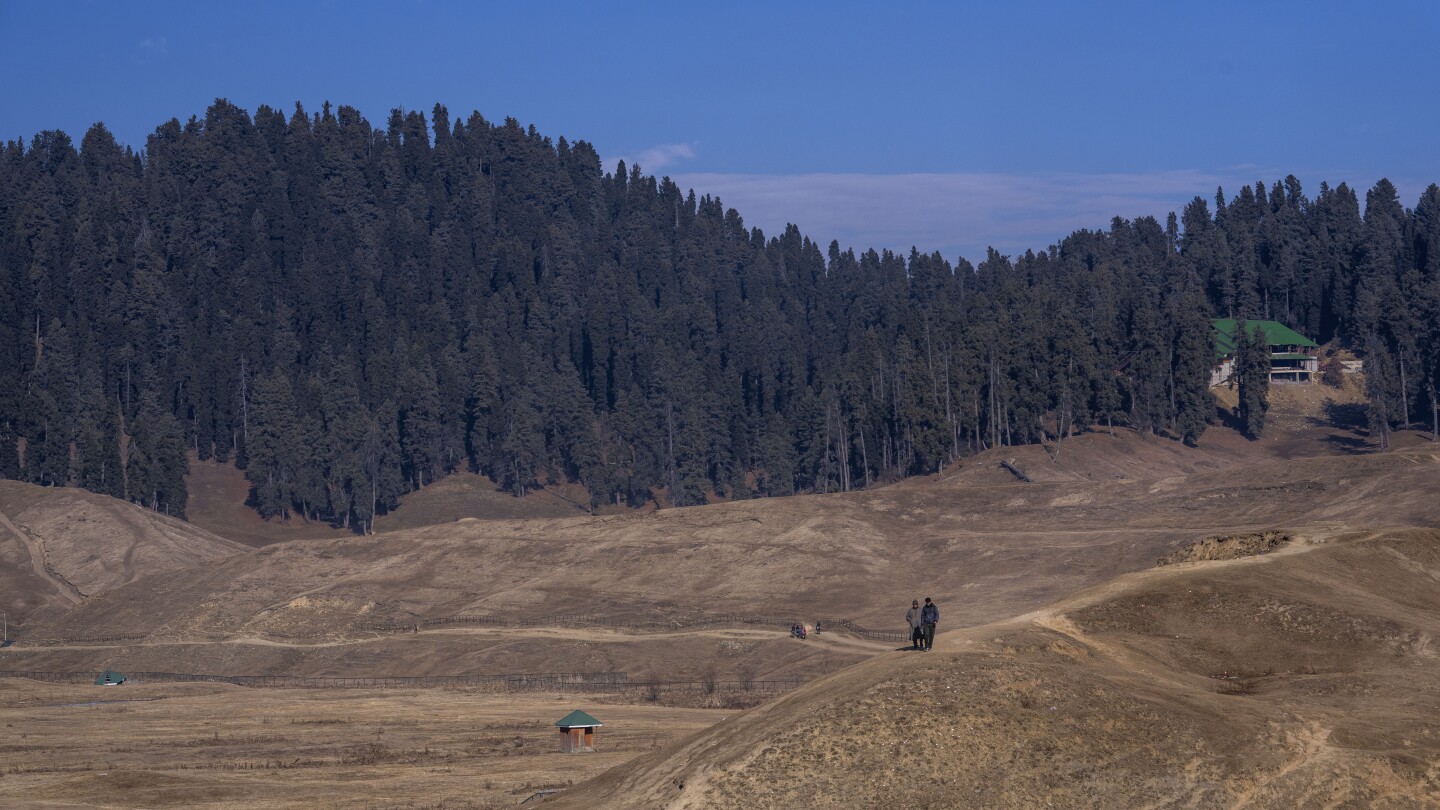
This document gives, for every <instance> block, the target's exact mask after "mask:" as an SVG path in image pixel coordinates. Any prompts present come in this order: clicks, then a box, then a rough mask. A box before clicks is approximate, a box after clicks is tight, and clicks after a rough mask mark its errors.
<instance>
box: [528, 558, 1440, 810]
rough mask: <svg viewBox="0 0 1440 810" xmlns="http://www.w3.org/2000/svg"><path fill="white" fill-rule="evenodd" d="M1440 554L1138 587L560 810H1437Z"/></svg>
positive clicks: (792, 710)
mask: <svg viewBox="0 0 1440 810" xmlns="http://www.w3.org/2000/svg"><path fill="white" fill-rule="evenodd" d="M1437 581H1440V531H1436V530H1434V529H1412V530H1392V531H1380V532H1367V533H1341V534H1329V533H1324V532H1318V533H1315V534H1309V535H1304V536H1301V537H1299V538H1297V540H1296V541H1295V542H1293V543H1292V544H1291V545H1290V546H1288V547H1286V548H1283V549H1281V550H1280V551H1278V552H1276V553H1273V554H1271V555H1267V556H1262V557H1249V558H1244V559H1238V560H1232V561H1222V562H1202V563H1189V564H1182V565H1177V566H1168V567H1165V568H1159V569H1153V570H1148V571H1144V572H1138V573H1134V574H1130V575H1127V576H1123V577H1120V578H1118V579H1116V580H1113V581H1111V582H1108V583H1106V584H1104V585H1102V586H1098V587H1095V588H1091V589H1087V590H1085V591H1082V592H1081V593H1079V594H1076V595H1074V596H1071V597H1069V598H1067V599H1064V600H1062V601H1060V602H1058V603H1057V604H1055V605H1053V606H1050V607H1047V608H1046V609H1043V610H1040V611H1036V612H1033V613H1030V614H1027V615H1024V616H1021V617H1019V618H1017V619H1013V620H1009V621H1005V622H1000V623H996V624H991V625H985V626H980V627H972V628H965V629H961V630H957V631H953V632H950V633H946V634H943V635H942V636H941V638H940V640H939V641H938V642H937V645H936V652H935V653H931V654H910V653H897V654H893V655H889V656H885V657H881V658H878V659H874V660H872V661H869V662H866V663H864V664H861V665H859V666H856V667H852V668H850V669H847V670H845V671H843V672H840V673H838V674H836V675H833V676H831V677H829V678H825V679H822V680H820V681H817V682H815V683H812V684H809V685H807V686H806V687H804V688H802V689H800V690H798V691H796V692H794V693H791V694H789V695H787V696H785V697H783V698H781V699H779V700H777V701H775V702H773V703H771V704H768V705H765V706H762V707H760V708H757V709H755V710H752V711H750V712H748V713H746V714H744V715H742V716H739V717H735V718H731V719H729V720H726V721H725V722H722V723H720V724H718V725H716V726H714V727H712V728H710V729H708V730H706V731H704V732H701V733H700V734H698V735H696V736H695V737H693V738H691V739H689V740H688V741H685V742H683V743H679V744H676V745H672V746H669V747H667V748H666V749H664V750H662V751H658V752H656V753H654V754H652V755H649V756H646V757H643V758H640V759H637V760H634V761H632V762H631V763H628V764H626V765H624V766H621V767H620V768H617V769H615V770H613V771H611V772H608V773H606V774H604V775H602V776H600V777H598V778H596V779H595V780H593V781H592V782H590V783H587V784H584V785H581V786H579V787H577V788H575V789H573V790H571V791H567V792H566V793H565V794H564V795H563V796H562V797H560V798H559V799H558V800H557V801H555V802H553V803H552V804H550V805H548V806H553V807H556V808H557V810H558V808H566V807H626V808H636V807H647V808H650V807H653V808H661V807H663V808H672V809H673V810H681V808H701V807H705V808H727V807H745V808H757V809H759V808H785V807H796V806H801V805H803V806H806V807H815V808H831V807H833V808H840V807H847V808H848V807H917V808H948V807H1005V808H1009V807H1013V808H1021V807H1042V806H1052V807H1141V806H1146V807H1157V806H1174V807H1199V808H1209V807H1321V806H1324V807H1395V808H1399V807H1421V806H1436V804H1437V803H1440V733H1437V729H1436V727H1435V723H1434V718H1435V717H1436V716H1437V712H1440V664H1437V661H1436V656H1435V651H1434V650H1433V649H1432V646H1431V645H1432V639H1433V638H1434V636H1435V634H1436V633H1440V598H1437V596H1436V590H1435V586H1436V583H1437Z"/></svg>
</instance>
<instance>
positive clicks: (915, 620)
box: [905, 599, 924, 650]
mask: <svg viewBox="0 0 1440 810" xmlns="http://www.w3.org/2000/svg"><path fill="white" fill-rule="evenodd" d="M920 614H921V610H920V600H919V599H916V600H914V601H913V602H911V603H910V609H909V610H907V611H905V623H906V624H908V625H910V649H912V650H919V649H922V648H921V646H920V642H921V640H922V639H923V638H924V632H923V631H922V630H921V629H920V626H921V624H922V623H923V620H922V619H921V617H920Z"/></svg>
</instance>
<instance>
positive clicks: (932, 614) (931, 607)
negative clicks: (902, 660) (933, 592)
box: [920, 596, 940, 652]
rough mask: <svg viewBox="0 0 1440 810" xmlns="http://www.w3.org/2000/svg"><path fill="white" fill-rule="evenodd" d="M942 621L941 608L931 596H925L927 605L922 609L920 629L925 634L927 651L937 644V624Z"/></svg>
mask: <svg viewBox="0 0 1440 810" xmlns="http://www.w3.org/2000/svg"><path fill="white" fill-rule="evenodd" d="M939 623H940V608H939V606H937V605H936V604H935V603H934V602H931V601H930V597H928V596H927V597H925V607H923V608H921V609H920V630H921V632H922V633H924V635H925V651H926V652H929V651H930V648H931V647H933V646H935V625H937V624H939Z"/></svg>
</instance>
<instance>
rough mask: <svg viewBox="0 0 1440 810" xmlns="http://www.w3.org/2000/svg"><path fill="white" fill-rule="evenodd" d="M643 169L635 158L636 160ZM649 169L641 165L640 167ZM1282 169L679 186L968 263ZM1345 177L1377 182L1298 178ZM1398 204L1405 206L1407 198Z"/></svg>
mask: <svg viewBox="0 0 1440 810" xmlns="http://www.w3.org/2000/svg"><path fill="white" fill-rule="evenodd" d="M641 165H642V166H644V164H643V163H642V164H641ZM645 169H646V171H647V172H648V171H650V170H651V169H650V167H649V166H645ZM1284 175H1285V173H1284V172H1277V171H1274V170H1265V169H1260V168H1258V167H1253V166H1245V167H1235V168H1230V169H1224V170H1220V171H1197V170H1176V171H1161V172H1146V173H1134V174H1082V173H1076V172H1032V173H999V172H962V173H949V174H893V175H876V174H800V175H757V174H707V173H696V174H683V175H679V176H677V177H675V178H674V179H675V181H676V182H677V183H679V184H680V185H681V186H682V187H686V188H694V189H695V191H696V193H699V194H711V195H716V196H719V197H720V199H721V200H722V201H723V202H724V204H725V205H726V207H729V208H735V209H737V210H738V211H739V212H740V213H741V215H742V216H744V217H745V222H746V224H747V225H750V226H752V227H759V228H761V229H763V230H764V231H765V233H766V234H767V235H774V234H778V233H780V232H781V231H782V230H783V229H784V227H785V225H786V224H788V223H792V222H793V223H795V224H796V225H798V226H799V227H800V230H801V232H802V233H805V234H806V235H808V236H810V237H811V238H812V239H815V240H816V241H818V242H820V243H821V244H822V245H825V244H829V242H830V240H831V239H835V240H838V241H839V242H840V244H841V246H842V247H854V248H856V249H857V250H863V249H866V248H871V247H873V248H876V249H881V248H889V249H891V250H895V251H901V252H907V253H908V252H909V250H910V248H911V247H917V248H919V249H920V250H921V251H923V252H930V251H935V250H939V251H941V252H942V253H944V254H945V255H946V256H947V257H949V258H952V259H953V258H954V257H955V256H956V255H960V256H964V257H965V258H967V259H970V260H971V261H973V262H978V261H979V260H981V259H983V258H984V257H985V249H986V248H987V247H994V248H995V249H997V250H999V251H1000V252H1001V253H1006V254H1010V255H1015V254H1018V253H1023V252H1024V251H1025V250H1027V249H1034V250H1037V251H1039V250H1043V249H1045V248H1046V247H1048V246H1050V245H1052V244H1055V243H1057V242H1058V241H1059V240H1060V239H1062V238H1064V237H1065V236H1068V235H1069V234H1070V233H1072V232H1073V231H1076V230H1078V229H1081V228H1090V229H1105V228H1108V227H1109V225H1110V220H1111V219H1112V218H1114V217H1116V216H1119V217H1124V218H1126V219H1134V218H1136V217H1141V216H1147V215H1148V216H1153V217H1155V218H1156V219H1158V220H1160V221H1161V222H1164V218H1165V216H1166V215H1167V214H1168V213H1170V212H1171V211H1174V212H1176V213H1177V214H1178V213H1179V212H1180V210H1181V209H1183V208H1184V206H1185V205H1186V204H1187V203H1188V202H1189V201H1190V200H1192V199H1193V198H1195V197H1196V196H1200V197H1203V198H1205V199H1206V200H1207V201H1212V206H1213V199H1214V196H1215V189H1216V187H1217V186H1221V187H1224V189H1225V192H1226V197H1227V198H1229V197H1232V196H1233V195H1234V193H1235V192H1236V191H1238V190H1239V189H1240V187H1241V186H1242V185H1250V184H1253V183H1255V182H1256V181H1264V182H1265V183H1266V184H1267V185H1268V184H1273V183H1274V182H1275V181H1276V180H1277V179H1279V178H1281V177H1283V176H1284ZM1321 179H1327V180H1328V181H1329V182H1330V183H1331V184H1332V185H1336V184H1338V183H1339V182H1340V181H1341V180H1347V181H1349V182H1351V184H1352V185H1354V186H1356V187H1357V192H1358V193H1359V194H1360V195H1361V199H1362V201H1363V199H1364V190H1365V189H1366V188H1368V187H1369V186H1370V185H1372V184H1373V183H1374V181H1375V180H1376V179H1378V178H1371V179H1368V180H1366V179H1359V178H1357V179H1359V181H1360V182H1359V183H1357V182H1356V181H1355V180H1353V179H1351V178H1348V177H1344V176H1340V177H1335V176H1333V175H1330V176H1326V175H1315V176H1314V177H1313V179H1307V178H1302V180H1305V181H1306V182H1307V183H1308V184H1309V185H1307V186H1306V188H1305V191H1306V193H1307V194H1309V195H1311V196H1313V195H1314V194H1316V193H1318V191H1319V182H1320V180H1321ZM1392 179H1393V180H1395V183H1396V185H1397V186H1398V187H1399V189H1400V191H1401V194H1402V197H1401V199H1402V201H1406V200H1414V199H1418V195H1419V192H1420V189H1421V188H1422V187H1423V186H1421V185H1419V184H1413V183H1406V182H1402V181H1401V180H1398V179H1395V178H1392ZM1407 204H1413V202H1409V203H1407Z"/></svg>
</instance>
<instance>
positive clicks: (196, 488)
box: [185, 458, 581, 547]
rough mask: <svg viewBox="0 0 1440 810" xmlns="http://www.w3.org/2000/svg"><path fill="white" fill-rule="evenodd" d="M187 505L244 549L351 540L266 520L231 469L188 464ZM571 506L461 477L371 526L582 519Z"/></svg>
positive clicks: (297, 520)
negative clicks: (249, 501) (464, 520)
mask: <svg viewBox="0 0 1440 810" xmlns="http://www.w3.org/2000/svg"><path fill="white" fill-rule="evenodd" d="M185 484H186V486H187V487H188V488H189V492H190V502H189V505H188V506H187V507H186V514H187V516H188V517H189V520H190V522H191V523H192V524H194V525H196V526H199V527H201V528H204V529H207V530H209V531H211V532H214V533H215V534H218V535H221V536H223V537H228V538H230V539H231V540H235V541H238V542H240V543H244V544H245V545H247V546H255V547H259V546H267V545H270V544H272V543H283V542H286V541H289V540H323V539H343V538H347V537H354V536H355V533H354V532H352V531H350V530H349V529H340V528H336V527H333V526H331V525H330V524H328V523H323V522H311V521H307V520H305V519H303V518H301V517H299V516H292V517H291V518H290V519H289V520H278V519H276V520H265V519H264V518H261V517H260V514H259V513H258V512H256V511H255V510H254V509H252V508H251V507H249V506H246V505H245V501H246V499H247V498H249V497H250V483H249V482H248V481H246V480H245V473H244V472H243V471H242V470H237V469H236V468H235V467H234V466H233V465H230V464H217V463H215V462H213V461H200V460H198V459H195V458H191V459H190V473H189V475H187V476H186V477H185ZM580 511H581V510H580V509H579V508H578V507H577V506H575V504H573V503H570V502H569V501H566V500H565V499H564V498H562V497H561V496H560V495H558V494H556V493H553V492H549V491H547V490H540V491H539V492H536V493H534V494H533V495H531V496H528V497H525V498H515V497H512V496H511V495H508V494H506V493H504V492H501V491H499V490H497V489H496V487H495V482H493V481H491V480H490V479H488V478H484V477H482V476H479V475H475V474H474V473H468V472H459V473H455V474H453V475H450V476H448V477H446V478H442V479H440V480H439V481H436V482H434V483H432V484H429V485H428V486H426V487H425V488H424V489H421V490H418V491H416V492H412V493H410V494H408V495H406V496H405V497H404V498H402V499H401V505H400V508H399V509H397V510H395V511H394V512H391V513H390V514H388V515H382V516H380V518H379V519H377V520H376V521H375V529H376V531H379V532H390V531H398V530H401V529H413V528H417V527H420V526H429V525H432V524H436V523H453V522H455V521H457V520H460V519H462V518H480V519H485V520H522V519H526V518H543V517H569V516H572V515H575V514H579V513H580Z"/></svg>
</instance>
